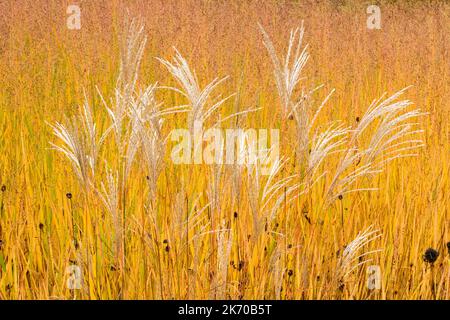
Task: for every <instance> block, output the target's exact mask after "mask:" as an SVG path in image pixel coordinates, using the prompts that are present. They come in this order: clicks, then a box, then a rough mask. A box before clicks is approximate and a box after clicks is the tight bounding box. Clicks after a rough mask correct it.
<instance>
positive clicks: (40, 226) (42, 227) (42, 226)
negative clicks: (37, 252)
mask: <svg viewBox="0 0 450 320" xmlns="http://www.w3.org/2000/svg"><path fill="white" fill-rule="evenodd" d="M39 229H41V230H42V229H44V224H43V223H42V222H41V223H39Z"/></svg>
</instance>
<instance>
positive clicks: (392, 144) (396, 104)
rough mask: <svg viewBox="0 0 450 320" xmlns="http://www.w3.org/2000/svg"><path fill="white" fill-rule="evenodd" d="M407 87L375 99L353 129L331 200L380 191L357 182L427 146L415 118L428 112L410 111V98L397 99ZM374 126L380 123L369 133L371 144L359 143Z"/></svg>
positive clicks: (330, 194) (333, 186)
mask: <svg viewBox="0 0 450 320" xmlns="http://www.w3.org/2000/svg"><path fill="white" fill-rule="evenodd" d="M407 89H408V88H405V89H402V90H400V91H398V92H397V93H395V94H393V95H392V96H390V97H389V98H386V99H384V97H385V95H383V96H381V97H380V98H379V99H377V100H374V101H373V102H372V104H371V105H370V106H369V108H368V110H367V112H366V113H365V114H364V116H363V117H362V118H361V120H360V121H359V123H358V125H357V127H356V128H355V129H354V130H350V132H351V135H350V137H349V139H348V140H349V144H348V146H347V149H346V151H345V152H344V154H343V156H342V158H341V160H340V162H339V164H338V167H337V169H336V171H335V174H334V176H333V179H332V182H331V184H330V185H329V188H328V193H327V198H328V201H333V200H334V199H336V198H338V197H342V196H343V195H345V194H347V193H351V192H357V191H363V190H368V191H371V190H377V189H376V188H359V187H355V186H354V185H355V183H356V182H357V181H358V180H360V179H361V178H364V177H368V178H370V177H372V176H373V175H375V174H377V173H380V172H382V171H383V168H384V166H385V165H386V164H387V163H389V162H390V161H392V160H395V159H399V158H404V157H411V156H416V155H417V153H415V152H413V151H414V150H417V149H418V148H420V147H423V146H424V143H423V141H422V140H421V139H417V138H416V137H415V136H416V135H417V134H419V133H422V132H423V130H419V129H416V128H415V127H416V126H417V124H418V123H417V122H412V121H411V120H412V119H415V118H418V117H420V116H422V115H424V113H422V112H421V111H420V110H419V109H415V110H412V111H406V109H407V108H408V107H409V106H410V105H411V104H412V103H411V102H410V101H409V100H400V101H396V100H397V99H398V98H399V97H400V95H402V94H403V93H404V92H405V90H407ZM383 99H384V100H383ZM372 125H376V128H375V130H374V131H373V132H372V133H371V135H370V136H369V141H370V142H369V144H368V146H367V147H365V148H364V147H361V146H358V143H357V142H358V138H360V137H361V136H362V135H363V134H365V133H366V132H367V128H368V127H370V126H372Z"/></svg>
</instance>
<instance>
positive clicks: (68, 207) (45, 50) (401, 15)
mask: <svg viewBox="0 0 450 320" xmlns="http://www.w3.org/2000/svg"><path fill="white" fill-rule="evenodd" d="M376 2H377V3H378V5H379V6H380V8H381V17H382V25H381V29H380V30H369V29H367V27H366V20H367V17H368V14H367V13H366V8H367V6H368V5H369V4H372V2H370V1H350V0H349V1H344V0H342V1H337V0H336V1H237V0H236V1H234V0H233V1H179V0H164V1H163V0H161V1H157V0H150V1H144V0H142V1H123V2H122V1H116V0H111V1H77V2H76V4H79V5H80V7H81V23H82V27H81V29H80V30H68V29H67V27H66V19H67V16H68V15H67V14H66V8H67V5H69V4H72V1H55V0H53V1H51V0H45V1H44V0H33V1H31V0H30V1H28V0H21V1H12V0H6V1H1V2H0V184H1V185H2V189H1V192H0V205H1V208H0V299H74V298H75V299H119V298H124V299H188V298H189V299H194V298H195V299H208V298H213V299H214V298H222V299H242V298H243V299H263V298H265V299H278V298H279V299H449V298H450V258H449V252H448V249H447V246H446V244H447V242H449V241H450V220H449V218H450V212H449V208H450V203H449V199H450V192H449V191H450V186H449V168H450V153H449V142H450V141H449V139H450V125H449V123H450V122H449V120H450V119H449V116H450V113H449V112H450V51H449V50H450V32H449V31H450V3H449V2H448V1H429V2H428V1H376ZM126 10H128V12H129V15H130V16H140V17H142V19H143V21H144V23H145V32H146V34H147V36H148V41H147V46H146V49H145V52H144V56H143V60H142V65H141V70H140V80H139V84H140V85H142V86H144V85H146V84H150V83H154V82H158V83H159V84H161V85H171V86H176V83H175V82H174V80H173V78H172V77H171V76H170V74H169V73H168V72H167V70H166V69H165V68H164V67H163V66H162V65H161V64H160V63H159V62H158V61H157V60H156V59H154V57H162V58H165V59H170V58H171V57H172V56H173V55H174V50H173V48H172V47H173V46H175V47H176V48H177V49H178V50H179V51H180V52H181V53H182V54H183V56H184V57H185V58H186V60H187V61H188V62H189V64H190V66H191V68H193V69H195V71H196V73H197V76H198V78H199V81H200V83H202V85H204V84H207V83H208V82H210V81H211V80H212V79H214V78H215V77H222V76H225V75H229V76H230V78H229V79H228V80H227V81H225V82H224V83H223V84H221V85H220V86H219V87H218V89H217V90H218V91H217V92H218V93H222V94H223V96H227V95H229V94H231V93H233V92H239V95H238V98H236V97H233V98H232V99H230V100H229V101H227V102H225V104H224V106H223V107H222V108H221V109H220V113H221V114H223V115H224V116H226V115H228V114H230V113H232V112H233V110H235V108H236V105H238V106H239V108H240V109H241V110H243V109H248V108H256V107H260V108H261V110H260V111H258V112H257V113H256V114H251V115H249V116H248V120H247V121H248V123H247V124H246V126H248V127H253V128H281V127H283V126H284V125H286V123H284V122H285V121H283V120H282V118H281V109H280V108H281V107H280V101H279V98H278V96H277V92H276V87H275V81H274V78H273V73H272V64H271V61H270V58H269V56H268V54H267V52H266V49H265V47H264V45H263V43H262V36H261V33H260V31H259V30H258V27H257V23H258V22H260V23H261V24H262V25H263V26H264V28H265V29H266V31H267V33H268V34H269V35H270V36H271V37H272V40H273V42H274V45H275V47H276V48H277V50H278V52H280V53H281V52H285V51H284V50H285V49H286V45H287V41H288V39H289V31H290V30H291V29H292V28H295V27H298V26H299V25H300V24H301V20H304V25H305V29H306V31H305V43H309V52H310V54H311V58H310V60H309V61H308V64H307V66H306V67H305V69H304V71H303V76H305V77H306V79H305V80H302V81H304V82H305V83H306V84H307V85H308V86H309V87H312V86H315V85H319V84H322V83H323V84H324V88H323V89H321V90H320V91H319V93H318V96H319V98H320V99H323V98H324V97H325V96H326V95H327V94H328V93H329V92H330V91H331V89H333V88H335V89H336V92H335V93H334V95H333V96H332V97H331V98H330V100H329V102H328V103H327V104H326V106H325V107H324V109H323V111H322V112H321V113H320V122H321V123H327V122H329V121H332V120H337V119H342V120H344V121H345V122H346V123H347V124H348V125H349V126H354V125H355V119H356V118H357V117H360V116H362V115H363V114H364V112H365V110H366V109H367V107H368V106H369V105H370V103H371V102H372V100H373V99H375V98H378V97H380V96H381V95H382V94H383V93H384V92H385V91H386V92H388V94H392V93H394V92H397V91H398V90H400V89H402V88H404V87H406V86H408V85H413V87H412V88H410V89H408V90H407V91H406V92H405V93H404V96H403V97H402V98H405V99H409V100H411V101H412V102H413V103H414V105H415V107H418V108H420V109H421V110H422V111H426V112H428V114H427V115H425V116H423V117H421V118H420V119H419V121H420V127H421V128H422V129H423V130H424V133H423V134H422V138H423V140H424V142H425V143H426V146H425V147H424V148H421V149H420V150H419V152H418V153H419V155H418V156H417V157H413V158H406V159H400V160H398V161H397V160H396V161H393V162H391V163H390V164H389V165H387V166H386V168H384V172H383V173H381V174H379V175H377V176H375V177H374V178H373V180H372V181H371V184H370V186H373V187H376V188H378V189H379V190H378V191H371V192H359V193H351V194H348V196H344V197H343V199H342V200H337V201H335V202H333V203H332V204H331V205H330V206H328V207H324V206H322V205H316V203H319V202H320V201H319V200H320V198H321V194H322V193H321V190H320V189H321V185H320V184H319V185H318V186H317V188H316V189H314V190H313V191H311V194H310V195H309V196H308V199H309V200H311V201H309V200H306V199H303V198H302V197H300V198H299V199H298V200H296V201H294V202H293V203H292V204H291V205H289V206H281V208H280V210H278V212H277V215H276V217H275V219H274V220H273V221H272V222H271V223H269V225H268V226H267V225H266V228H265V229H266V230H265V231H264V232H263V235H261V237H260V238H259V239H258V240H257V241H253V240H250V238H251V234H252V232H253V231H252V220H251V213H250V212H251V210H250V207H249V204H248V200H247V196H246V190H247V189H248V188H252V185H251V184H250V183H247V182H244V183H243V187H242V195H241V196H240V197H239V198H236V197H235V196H233V194H232V192H231V185H232V181H231V179H230V178H229V177H230V176H231V174H230V173H229V172H228V171H226V172H225V175H224V177H223V178H222V180H221V183H220V185H219V186H218V187H217V188H216V189H214V190H215V192H217V193H218V194H219V197H218V198H219V201H220V208H221V209H220V212H218V213H217V214H218V217H219V219H218V220H217V221H220V223H217V225H216V226H212V225H211V224H208V219H209V217H210V212H209V210H204V211H203V212H200V213H199V215H200V216H201V218H197V224H194V223H192V225H189V224H186V223H184V222H185V221H184V220H183V219H184V218H185V217H186V216H188V215H189V214H190V213H193V216H195V215H196V214H197V211H199V209H201V208H203V207H204V206H205V205H206V204H207V203H208V202H209V201H211V200H210V199H209V197H210V196H211V195H210V194H209V193H208V192H207V191H208V190H210V185H211V179H213V177H212V176H211V170H210V168H209V167H208V166H207V165H174V164H173V163H172V162H171V160H170V157H169V155H167V158H166V160H165V168H164V169H163V171H162V173H161V175H160V177H159V179H158V186H157V194H158V196H157V199H158V200H157V205H156V206H155V208H154V209H153V213H152V214H149V213H148V212H147V211H148V210H147V209H146V207H145V202H146V196H145V194H146V193H147V192H148V187H147V185H146V172H145V170H144V169H142V168H140V167H139V166H136V167H135V169H133V172H132V173H131V178H130V180H129V182H128V186H127V191H126V201H125V199H123V200H124V202H123V204H121V206H122V209H123V210H124V212H126V215H125V221H124V226H125V230H124V237H125V239H124V245H125V249H124V252H125V253H126V254H124V262H118V261H117V259H116V258H115V256H114V254H113V250H112V245H113V244H112V243H113V242H112V236H113V235H112V221H111V217H110V216H109V215H108V213H107V212H106V211H105V209H104V206H103V205H102V203H101V202H100V200H99V199H98V197H96V196H95V194H93V193H92V192H91V193H89V192H87V193H86V192H85V191H83V189H82V187H80V185H79V183H78V181H77V179H76V176H75V175H74V173H73V170H72V167H71V165H70V164H69V162H68V160H67V159H66V158H64V157H63V156H62V155H61V154H60V153H57V152H55V151H54V150H51V145H50V142H54V143H56V138H55V137H54V136H53V134H52V130H51V127H50V126H49V125H48V123H54V122H55V121H63V117H64V115H70V114H73V113H74V112H76V109H75V106H77V105H80V104H82V103H83V101H84V92H85V93H86V96H87V97H88V100H89V102H90V104H91V107H92V109H93V110H94V114H95V119H96V121H97V123H98V125H99V127H100V128H101V129H102V130H104V129H105V128H106V127H107V126H108V125H109V119H108V118H107V113H106V112H104V106H103V104H102V103H101V101H100V99H99V96H98V94H97V90H96V86H98V88H99V90H100V91H101V92H102V93H103V94H104V95H105V96H107V97H109V96H111V95H112V94H113V92H114V87H115V84H116V78H117V74H118V65H119V59H120V56H119V43H118V35H119V33H120V32H121V25H122V21H123V19H124V16H125V12H126ZM157 97H158V100H160V101H161V102H163V104H164V107H172V106H176V105H181V104H185V103H186V101H185V100H184V98H183V97H182V96H180V95H179V94H176V93H174V92H172V91H168V90H159V91H158V92H157ZM183 117H184V116H179V115H175V116H170V119H171V120H170V121H169V127H171V128H184V127H185V126H186V125H185V120H184V118H183ZM288 126H289V123H288ZM169 129H170V128H169ZM291 133H292V130H291V129H289V128H288V129H286V130H284V131H282V136H281V151H282V153H283V155H285V156H287V157H289V158H291V159H292V158H293V156H294V155H293V152H292V151H291V150H294V147H293V145H294V144H295V135H292V136H289V135H290V134H291ZM283 135H287V136H283ZM114 154H115V153H114V152H112V150H111V148H110V147H105V148H104V149H103V150H102V151H101V156H102V159H108V160H109V161H111V162H112V161H114V160H115V159H114V158H113V157H114ZM325 162H326V163H325V166H333V163H336V158H335V157H333V156H330V157H328V158H327V160H326V161H325ZM100 167H103V164H101V165H100ZM289 168H290V169H289V170H290V172H286V173H283V174H286V175H288V174H293V173H295V168H293V167H292V166H290V167H289ZM102 170H103V169H102ZM102 170H101V171H100V174H99V178H98V179H99V180H98V181H103V180H104V173H105V172H104V170H103V171H102ZM325 181H326V178H325ZM361 184H362V182H361ZM67 193H71V194H72V198H71V199H68V197H67V196H66V194H67ZM124 198H125V197H124ZM235 212H236V215H235V214H234V213H235ZM150 216H152V217H156V222H155V219H153V218H150ZM306 217H307V218H306ZM183 221H184V222H183ZM370 225H373V226H374V228H376V229H377V230H379V231H380V234H381V236H380V237H379V238H377V239H376V240H374V241H373V242H371V243H370V244H369V245H368V246H367V248H365V249H364V250H365V251H367V252H368V251H372V250H376V249H382V251H380V252H377V253H374V254H372V255H371V258H372V261H370V263H368V264H365V265H362V266H360V267H358V268H356V269H355V270H354V272H353V273H352V274H350V275H349V276H348V277H347V278H346V279H345V281H335V280H336V279H334V276H333V274H335V272H336V268H337V265H338V262H339V255H340V252H342V249H343V248H344V247H345V245H346V244H348V243H349V242H350V241H352V239H354V238H355V236H356V235H357V234H358V233H359V232H361V231H362V230H364V229H366V228H367V227H368V226H370ZM222 227H223V228H227V229H230V230H231V231H229V232H228V233H227V235H226V237H227V239H228V240H231V241H230V252H229V254H226V253H224V251H226V250H224V248H223V241H224V238H223V237H222V238H221V236H218V235H217V234H216V233H214V232H212V233H208V231H211V230H213V229H220V228H222ZM186 230H187V232H186ZM213 231H214V230H213ZM202 232H203V233H204V234H203V235H201V236H200V234H201V233H202ZM73 239H75V240H76V241H73ZM221 246H222V247H221ZM430 247H431V248H435V249H436V250H437V251H438V252H439V257H438V259H437V261H436V262H435V263H434V264H433V265H430V264H427V263H426V262H424V260H423V254H424V252H425V250H426V249H427V248H430ZM70 265H77V266H79V267H80V268H81V272H82V276H83V283H82V287H81V289H79V290H70V289H69V288H68V287H67V280H68V277H69V276H70V274H69V273H68V272H67V268H68V267H69V266H70ZM368 265H378V266H379V267H380V271H381V288H380V289H378V290H369V289H368V288H367V277H368V274H367V272H366V269H367V266H368Z"/></svg>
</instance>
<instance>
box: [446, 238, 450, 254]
mask: <svg viewBox="0 0 450 320" xmlns="http://www.w3.org/2000/svg"><path fill="white" fill-rule="evenodd" d="M447 250H448V254H450V241H449V242H447Z"/></svg>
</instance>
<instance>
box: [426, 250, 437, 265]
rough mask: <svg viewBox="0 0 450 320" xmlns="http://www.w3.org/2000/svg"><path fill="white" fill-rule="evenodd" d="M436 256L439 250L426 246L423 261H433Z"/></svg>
mask: <svg viewBox="0 0 450 320" xmlns="http://www.w3.org/2000/svg"><path fill="white" fill-rule="evenodd" d="M438 257H439V252H437V251H436V250H434V249H433V248H428V249H427V250H426V251H425V253H424V255H423V261H425V262H426V263H434V262H436V260H437V258H438Z"/></svg>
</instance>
